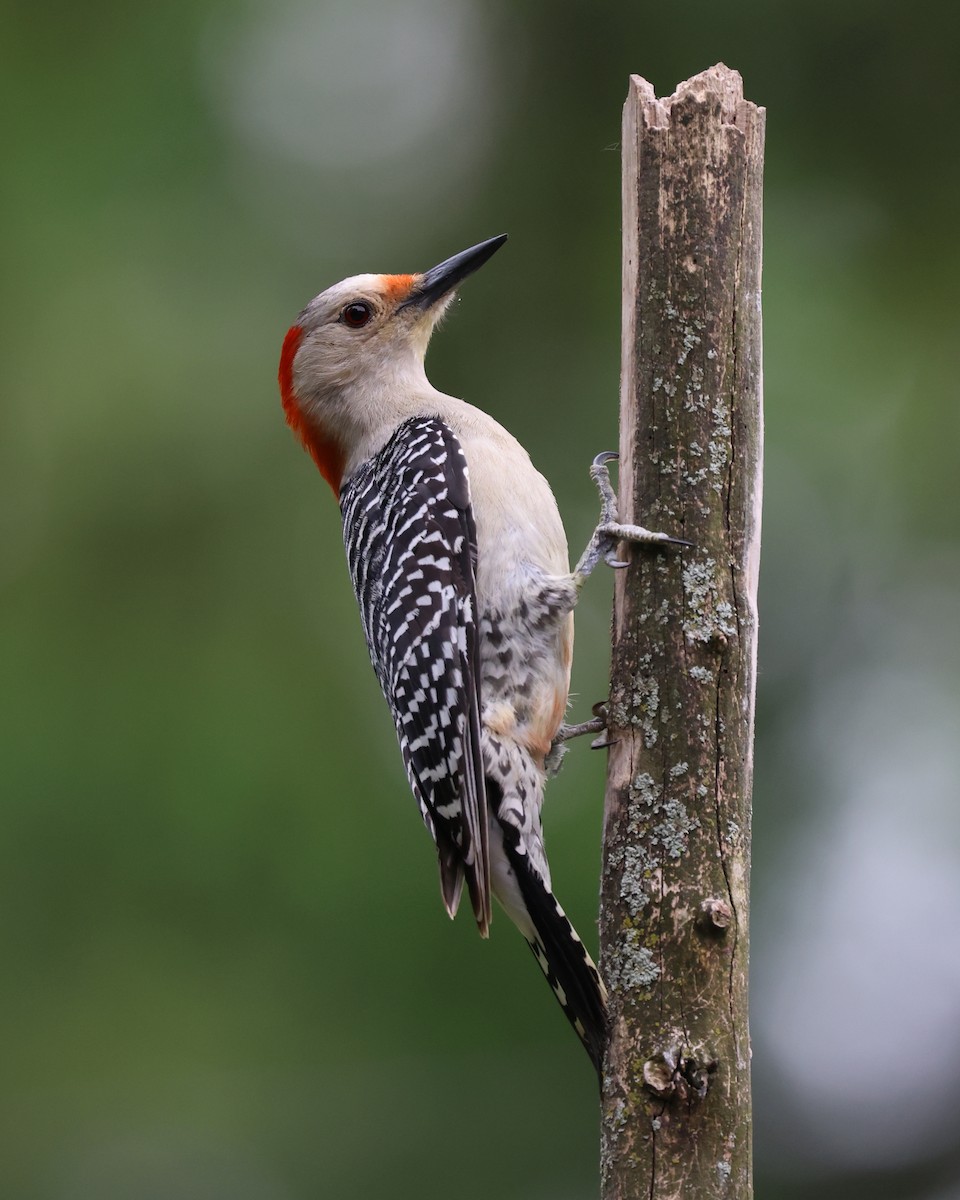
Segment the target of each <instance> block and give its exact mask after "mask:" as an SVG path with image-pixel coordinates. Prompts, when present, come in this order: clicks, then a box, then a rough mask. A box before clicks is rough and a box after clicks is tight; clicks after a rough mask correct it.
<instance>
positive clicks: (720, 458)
mask: <svg viewBox="0 0 960 1200" xmlns="http://www.w3.org/2000/svg"><path fill="white" fill-rule="evenodd" d="M712 415H713V437H711V439H710V442H709V443H708V447H707V448H708V450H709V451H710V474H711V475H712V476H713V479H712V481H711V484H710V486H711V487H712V488H713V490H714V491H715V492H716V493H717V494H718V495H719V493H720V492H722V491H723V477H724V474H725V473H726V470H727V466H728V465H729V462H730V438H731V433H732V431H731V428H730V414H729V412H728V411H727V406H726V405H725V404H724V403H723V401H722V400H718V401H717V402H716V404H715V405H714V406H713V413H712Z"/></svg>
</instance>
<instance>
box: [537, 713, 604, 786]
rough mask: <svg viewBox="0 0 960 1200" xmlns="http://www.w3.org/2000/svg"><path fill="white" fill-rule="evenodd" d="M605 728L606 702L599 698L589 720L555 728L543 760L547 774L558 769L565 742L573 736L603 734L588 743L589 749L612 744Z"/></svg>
mask: <svg viewBox="0 0 960 1200" xmlns="http://www.w3.org/2000/svg"><path fill="white" fill-rule="evenodd" d="M606 728H607V704H606V701H605V700H601V701H600V702H599V703H598V704H595V705H594V706H593V717H592V718H591V720H589V721H581V722H580V723H579V724H577V725H561V726H560V728H559V729H558V730H557V736H556V737H555V738H554V739H553V742H552V744H551V746H550V749H549V751H548V752H547V757H546V761H545V765H546V769H547V774H548V775H549V776H550V777H551V778H552V777H553V776H554V775H556V774H557V772H558V771H559V770H560V766H561V764H562V762H563V756H564V755H565V754H566V752H567V746H566V743H567V742H569V741H572V740H573V738H576V737H583V735H584V734H587V733H599V734H601V735H603V736H601V737H596V738H594V739H593V741H592V742H591V743H590V749H591V750H604V749H606V747H607V746H612V745H613V742H611V741H608V739H607V737H606Z"/></svg>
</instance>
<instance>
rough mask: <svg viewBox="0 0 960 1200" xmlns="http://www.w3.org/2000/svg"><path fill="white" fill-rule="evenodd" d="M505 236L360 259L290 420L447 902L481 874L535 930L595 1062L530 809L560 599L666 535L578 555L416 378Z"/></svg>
mask: <svg viewBox="0 0 960 1200" xmlns="http://www.w3.org/2000/svg"><path fill="white" fill-rule="evenodd" d="M504 241H506V238H505V237H496V238H491V239H490V240H489V241H487V242H482V243H481V244H480V245H478V246H474V247H472V248H471V249H469V250H465V251H464V252H463V253H462V254H457V255H455V256H454V257H453V258H450V259H447V260H446V261H445V262H443V263H441V264H440V265H439V266H437V267H434V268H433V269H432V270H429V271H427V272H425V273H424V274H422V275H356V276H354V277H352V278H350V279H345V280H343V281H342V282H341V283H337V284H334V285H333V287H330V288H328V289H327V290H326V291H325V292H322V293H321V294H320V295H319V296H317V297H316V298H315V299H314V300H311V301H310V303H309V304H308V305H307V307H306V308H305V309H304V310H303V312H301V314H300V316H299V317H298V318H297V321H296V324H295V325H294V326H293V327H292V328H291V329H290V331H289V332H288V334H287V336H286V339H285V340H284V343H283V351H282V354H281V358H280V392H281V396H282V400H283V407H284V411H285V412H286V417H287V421H288V422H289V424H290V425H291V427H292V428H293V430H294V432H295V433H296V434H297V435H298V437H299V438H300V440H301V442H302V443H303V445H304V446H305V447H306V449H307V450H308V451H309V452H310V454H311V455H312V456H313V458H314V460H315V461H316V464H317V466H318V467H319V468H320V472H321V474H322V475H323V476H324V478H325V479H326V480H327V482H328V483H329V484H330V486H331V487H332V488H333V491H334V493H335V495H336V496H337V497H338V499H339V501H340V508H341V512H342V515H343V536H344V541H345V543H346V550H347V558H348V561H349V565H350V574H351V576H352V579H353V585H354V590H355V592H356V596H357V602H358V604H359V606H360V616H361V620H362V622H363V630H364V633H365V634H366V639H367V645H368V647H369V650H370V658H371V660H372V662H373V667H374V670H375V671H376V674H377V677H378V679H379V680H380V686H381V687H382V689H383V694H384V696H385V697H386V700H387V703H388V704H389V705H390V710H391V712H392V714H393V719H394V722H395V724H396V729H397V735H398V737H399V739H400V749H401V752H402V755H403V761H404V764H405V766H406V770H407V777H408V779H409V782H410V787H411V788H412V790H413V793H414V795H415V797H416V799H417V801H418V803H419V805H420V812H421V814H422V816H423V820H424V822H425V823H426V826H427V828H428V829H429V831H430V833H431V834H432V835H433V838H434V840H435V842H436V844H437V853H438V855H439V860H440V886H441V891H442V894H443V902H444V904H445V905H446V908H447V911H448V912H449V913H450V915H451V916H453V915H454V913H455V912H456V910H457V905H458V902H459V899H460V893H461V890H462V887H463V883H464V881H466V885H467V890H468V892H469V894H470V900H471V903H472V905H473V912H474V915H475V917H476V920H477V924H478V926H479V928H480V932H481V934H483V935H484V936H485V935H486V933H487V930H488V928H489V924H490V896H491V892H492V894H493V895H494V896H496V898H497V899H498V901H499V902H500V904H501V905H502V906H503V908H504V909H505V910H506V912H507V914H508V915H509V916H510V918H511V919H512V920H513V921H514V923H515V924H516V925H517V926H518V928H519V929H520V932H521V933H522V934H523V936H524V937H525V938H526V939H527V941H528V942H529V944H530V946H531V948H532V950H533V952H534V954H535V955H536V958H537V961H538V962H539V964H540V966H541V968H542V969H543V972H544V974H545V975H546V976H547V979H548V980H549V982H550V984H551V986H552V988H553V990H554V993H555V995H556V996H557V998H558V1000H559V1001H560V1004H561V1005H562V1007H563V1009H564V1012H565V1013H566V1015H567V1017H568V1018H569V1020H570V1022H571V1023H572V1024H573V1026H574V1028H575V1029H576V1031H577V1033H578V1034H579V1036H580V1039H581V1040H582V1042H583V1044H584V1046H585V1047H586V1049H587V1051H588V1053H589V1054H590V1057H591V1059H592V1060H593V1062H594V1065H595V1066H596V1067H597V1069H598V1070H599V1069H600V1064H601V1061H602V1057H603V1050H604V1045H605V1040H606V1007H605V992H604V987H603V983H602V982H601V979H600V976H599V974H598V972H597V968H596V967H595V966H594V964H593V962H592V961H591V959H590V956H589V955H588V954H587V952H586V950H585V949H584V946H583V943H582V942H581V941H580V938H579V937H578V936H577V934H576V932H575V931H574V929H573V927H572V925H571V924H570V922H569V921H568V920H567V918H566V916H565V915H564V912H563V910H562V909H561V907H560V905H559V904H558V903H557V901H556V899H555V898H554V895H553V892H552V891H551V886H550V870H549V867H548V865H547V858H546V854H545V851H544V845H543V834H542V831H541V825H540V807H541V804H542V803H543V791H544V784H545V781H546V778H547V774H548V767H549V760H550V755H551V750H552V749H554V747H555V746H556V745H557V744H558V742H559V741H560V740H562V739H563V737H564V736H565V735H566V733H567V727H566V726H563V716H564V712H565V710H566V706H567V696H568V692H569V685H570V664H571V657H572V653H573V607H574V605H575V604H576V601H577V595H578V593H579V590H580V586H581V584H582V583H583V580H584V579H585V578H586V577H587V575H588V574H589V573H590V572H591V571H592V570H593V568H594V567H595V566H596V564H597V563H598V562H599V560H600V558H601V557H603V558H606V560H607V561H608V562H609V563H610V564H611V565H612V566H620V565H624V564H622V563H619V562H618V561H617V559H616V557H615V550H616V545H617V543H618V542H619V541H621V540H630V541H638V542H654V543H662V542H670V541H675V540H677V539H673V538H669V537H667V535H666V534H661V533H652V532H650V531H649V530H645V529H642V528H641V527H639V526H634V525H622V524H620V523H619V522H618V521H617V514H616V501H615V497H614V495H613V491H612V489H611V487H610V485H609V480H608V478H607V476H606V466H605V462H606V459H607V458H610V457H614V456H611V455H600V456H598V458H597V460H595V463H594V468H593V472H592V474H593V476H594V479H595V481H596V482H597V485H598V487H599V488H600V492H601V497H602V499H603V502H604V504H603V514H602V517H601V522H600V524H599V526H598V527H597V530H596V532H595V533H594V536H593V538H592V539H591V541H590V544H589V545H588V547H587V549H586V551H585V552H584V555H583V557H582V558H581V560H580V562H579V563H578V565H577V567H576V569H575V570H574V571H572V572H571V570H570V566H569V559H568V552H567V542H566V536H565V534H564V530H563V525H562V523H561V521H560V515H559V513H558V511H557V504H556V501H555V500H554V497H553V493H552V492H551V490H550V487H549V485H548V484H547V482H546V480H545V479H544V478H543V476H542V475H540V474H539V472H538V471H537V470H536V469H535V468H534V467H533V465H532V463H531V462H530V458H529V456H528V454H527V452H526V451H525V450H524V449H523V447H522V446H521V445H520V444H519V443H518V442H517V441H516V439H515V438H513V437H512V436H511V435H510V434H509V433H507V431H506V430H505V429H503V428H502V426H500V425H498V424H497V422H496V421H494V420H493V418H492V417H489V416H487V414H486V413H484V412H481V411H480V410H479V409H477V408H474V407H472V406H471V405H469V404H466V403H464V401H462V400H456V399H454V398H453V397H451V396H445V395H444V394H443V393H442V392H438V391H437V390H436V389H435V388H434V387H432V386H431V385H430V383H429V382H428V380H427V377H426V374H425V373H424V367H423V359H424V354H425V352H426V349H427V343H428V341H429V340H430V334H431V332H432V330H433V327H434V325H435V324H436V322H437V320H438V319H439V317H440V316H441V315H442V313H443V312H444V310H445V309H446V308H447V305H448V304H449V302H450V299H451V298H452V296H453V289H454V288H455V287H456V285H457V284H458V283H460V281H461V280H462V279H464V278H465V277H466V276H467V275H469V274H470V273H471V272H472V271H474V270H476V269H477V268H478V267H479V266H481V265H482V264H483V263H485V262H486V261H487V259H488V258H490V256H491V255H492V254H493V253H494V252H495V251H496V250H497V249H499V247H500V246H501V245H502V244H503V243H504Z"/></svg>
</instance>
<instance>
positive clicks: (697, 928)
mask: <svg viewBox="0 0 960 1200" xmlns="http://www.w3.org/2000/svg"><path fill="white" fill-rule="evenodd" d="M763 130H764V110H763V109H762V108H757V107H756V106H755V105H753V104H750V103H748V102H746V101H745V100H744V99H743V90H742V83H741V79H740V76H739V75H738V74H737V73H736V72H734V71H730V70H728V69H727V68H726V67H724V66H717V67H713V68H711V70H709V71H705V72H704V73H703V74H702V75H698V76H696V77H695V78H693V79H690V80H688V81H687V82H686V83H683V84H681V85H680V87H679V88H678V89H677V91H676V93H675V94H674V95H673V96H671V97H670V98H669V99H666V100H657V99H656V97H655V95H654V91H653V88H652V87H651V86H650V84H648V83H647V82H646V81H645V80H643V79H640V78H639V77H637V76H634V77H632V78H631V80H630V91H629V94H628V96H627V102H626V106H625V108H624V118H623V375H622V388H621V427H620V429H621V431H620V487H619V490H620V517H621V520H624V521H628V522H634V523H637V524H641V525H645V526H647V527H648V528H651V529H662V530H664V531H666V532H667V533H670V534H673V535H674V536H677V537H681V538H686V539H688V540H689V541H690V542H692V543H693V546H692V548H689V549H687V548H682V549H681V548H677V547H672V548H667V549H665V550H656V551H651V550H649V549H639V548H637V549H633V550H630V551H627V549H626V547H624V554H629V557H630V559H631V565H630V567H629V568H628V569H626V570H623V571H620V572H619V573H618V576H617V581H616V593H615V603H614V634H613V665H612V679H611V690H610V701H609V705H608V710H609V720H608V728H609V737H610V738H611V739H612V740H614V742H615V744H614V745H613V746H612V747H611V750H610V761H609V775H608V784H607V795H606V814H605V828H604V864H603V883H602V896H601V915H600V939H601V965H602V969H603V972H604V975H605V977H606V979H607V981H608V984H609V988H610V1009H611V1026H612V1028H611V1041H610V1047H609V1051H608V1055H607V1060H606V1071H605V1080H604V1088H603V1134H602V1136H603V1144H602V1156H601V1160H602V1172H603V1197H604V1200H633V1198H639V1197H643V1198H644V1200H666V1198H667V1197H670V1198H671V1200H680V1198H681V1197H682V1198H683V1200H701V1198H705V1197H726V1198H729V1200H733V1198H736V1200H747V1198H749V1197H750V1196H751V1194H752V1176H751V1111H750V1042H749V1032H748V1025H747V948H748V929H749V923H748V878H749V850H750V792H751V783H752V774H753V712H754V688H755V677H756V645H757V643H756V638H757V574H758V568H759V555H760V499H761V454H762V436H763V434H762V428H763V426H762V410H761V365H760V256H761V189H762V162H763Z"/></svg>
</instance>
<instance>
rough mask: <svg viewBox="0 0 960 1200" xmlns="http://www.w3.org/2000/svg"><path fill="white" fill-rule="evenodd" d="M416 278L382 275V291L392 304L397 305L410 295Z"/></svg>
mask: <svg viewBox="0 0 960 1200" xmlns="http://www.w3.org/2000/svg"><path fill="white" fill-rule="evenodd" d="M416 278H417V277H416V275H384V277H383V290H384V291H385V292H386V293H387V296H388V297H389V298H390V299H391V300H392V301H393V302H394V304H399V303H400V301H401V300H405V299H406V298H407V296H409V295H410V289H411V288H412V287H413V284H414V280H415V279H416Z"/></svg>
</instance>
